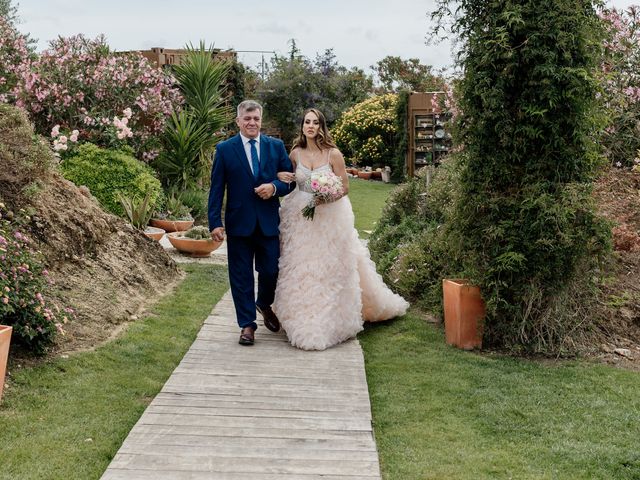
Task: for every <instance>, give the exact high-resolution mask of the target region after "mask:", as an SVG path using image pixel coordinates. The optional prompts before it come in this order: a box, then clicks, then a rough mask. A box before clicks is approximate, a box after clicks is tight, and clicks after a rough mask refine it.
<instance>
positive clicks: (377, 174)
mask: <svg viewBox="0 0 640 480" xmlns="http://www.w3.org/2000/svg"><path fill="white" fill-rule="evenodd" d="M371 178H373V179H374V180H382V172H378V171H375V172H371Z"/></svg>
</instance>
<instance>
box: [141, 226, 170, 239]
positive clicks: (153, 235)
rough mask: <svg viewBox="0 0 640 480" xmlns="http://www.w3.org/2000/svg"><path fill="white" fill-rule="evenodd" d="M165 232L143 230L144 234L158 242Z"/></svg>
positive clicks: (155, 229) (157, 229)
mask: <svg viewBox="0 0 640 480" xmlns="http://www.w3.org/2000/svg"><path fill="white" fill-rule="evenodd" d="M165 233H166V232H165V231H164V229H163V228H158V227H147V228H145V229H144V234H145V235H146V236H147V237H149V238H150V239H152V240H156V241H160V239H161V238H162V237H163V236H164V234H165Z"/></svg>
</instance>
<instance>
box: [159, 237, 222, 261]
mask: <svg viewBox="0 0 640 480" xmlns="http://www.w3.org/2000/svg"><path fill="white" fill-rule="evenodd" d="M167 238H168V239H169V242H171V245H173V248H175V249H176V250H178V251H179V252H182V253H186V254H187V255H190V256H192V257H208V256H209V255H210V254H211V252H213V251H214V250H215V249H216V248H218V247H219V246H220V245H222V242H217V241H215V240H213V239H211V238H210V239H206V240H204V239H202V240H200V239H197V240H196V239H194V238H187V237H185V236H184V234H183V233H182V232H172V233H167Z"/></svg>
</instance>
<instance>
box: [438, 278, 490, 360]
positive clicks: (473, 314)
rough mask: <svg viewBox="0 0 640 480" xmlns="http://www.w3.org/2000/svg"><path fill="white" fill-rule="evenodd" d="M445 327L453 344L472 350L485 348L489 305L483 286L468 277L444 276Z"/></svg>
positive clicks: (447, 338) (448, 338)
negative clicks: (483, 337) (480, 287)
mask: <svg viewBox="0 0 640 480" xmlns="http://www.w3.org/2000/svg"><path fill="white" fill-rule="evenodd" d="M442 293H443V297H444V331H445V337H446V340H447V343H448V344H449V345H453V346H456V347H458V348H462V349H464V350H472V349H474V348H482V327H483V322H484V317H485V315H486V308H485V304H484V301H483V300H482V297H481V296H480V289H479V288H478V287H477V286H474V285H469V282H468V281H467V280H462V279H455V280H454V279H444V280H443V281H442Z"/></svg>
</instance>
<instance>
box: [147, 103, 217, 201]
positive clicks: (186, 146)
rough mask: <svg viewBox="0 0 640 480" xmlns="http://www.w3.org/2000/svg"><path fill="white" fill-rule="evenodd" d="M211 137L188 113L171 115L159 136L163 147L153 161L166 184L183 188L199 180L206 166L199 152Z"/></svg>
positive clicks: (181, 112)
mask: <svg viewBox="0 0 640 480" xmlns="http://www.w3.org/2000/svg"><path fill="white" fill-rule="evenodd" d="M211 136H212V134H211V132H210V131H209V130H208V128H207V126H206V125H198V123H197V122H196V120H195V118H194V117H193V116H192V115H191V114H190V113H189V112H187V111H185V110H182V111H180V112H178V113H175V112H174V113H172V114H171V118H170V119H169V121H168V122H167V128H166V129H165V132H164V135H163V137H162V143H163V150H162V152H161V153H160V155H159V156H158V158H157V159H156V162H155V167H156V168H157V169H158V171H159V172H160V176H161V177H162V180H163V182H164V183H165V184H166V185H168V186H172V187H177V188H179V189H184V188H188V187H190V186H192V185H194V184H197V183H199V180H201V179H202V178H203V177H204V176H205V175H206V172H207V169H208V162H203V161H202V152H203V149H204V148H205V146H206V144H207V143H208V142H209V140H210V138H211Z"/></svg>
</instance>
